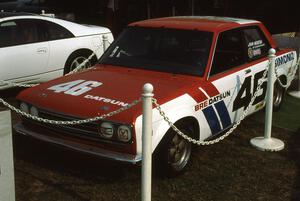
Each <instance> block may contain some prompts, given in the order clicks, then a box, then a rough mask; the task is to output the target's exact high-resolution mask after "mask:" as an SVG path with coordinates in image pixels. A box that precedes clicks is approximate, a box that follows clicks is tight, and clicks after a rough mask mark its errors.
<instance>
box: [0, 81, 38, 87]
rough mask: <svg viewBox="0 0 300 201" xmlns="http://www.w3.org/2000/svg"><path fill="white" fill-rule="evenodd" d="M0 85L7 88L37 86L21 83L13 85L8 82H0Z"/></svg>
mask: <svg viewBox="0 0 300 201" xmlns="http://www.w3.org/2000/svg"><path fill="white" fill-rule="evenodd" d="M0 85H7V86H9V87H34V86H36V85H39V84H21V83H14V82H10V81H5V80H0Z"/></svg>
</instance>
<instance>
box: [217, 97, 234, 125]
mask: <svg viewBox="0 0 300 201" xmlns="http://www.w3.org/2000/svg"><path fill="white" fill-rule="evenodd" d="M215 107H216V109H217V111H218V114H219V117H220V119H221V122H222V126H223V128H224V129H225V128H227V127H229V126H230V125H231V119H230V116H229V113H228V110H227V108H226V105H225V103H224V101H220V102H218V103H216V104H215Z"/></svg>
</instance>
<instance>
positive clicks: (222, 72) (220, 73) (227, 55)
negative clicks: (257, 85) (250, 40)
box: [200, 29, 252, 135]
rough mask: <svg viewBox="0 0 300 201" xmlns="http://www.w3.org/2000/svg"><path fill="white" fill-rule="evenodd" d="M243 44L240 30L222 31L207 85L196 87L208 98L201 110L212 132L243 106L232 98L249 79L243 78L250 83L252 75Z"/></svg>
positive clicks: (232, 119)
mask: <svg viewBox="0 0 300 201" xmlns="http://www.w3.org/2000/svg"><path fill="white" fill-rule="evenodd" d="M244 44H245V43H244V39H243V37H242V31H241V29H233V30H228V31H224V32H221V33H220V34H219V35H218V38H217V44H216V47H215V52H214V56H213V61H212V64H211V68H210V72H209V75H208V82H207V83H208V84H207V86H204V87H203V88H202V89H200V90H201V91H202V92H203V93H204V94H205V95H206V97H207V98H208V100H209V101H208V103H209V107H207V108H205V109H204V110H203V112H204V115H205V116H206V119H207V121H208V124H209V126H210V128H211V132H212V134H213V135H214V134H218V133H220V132H221V131H222V130H224V129H226V128H228V127H229V126H231V125H232V124H233V123H234V122H236V121H237V120H238V118H239V117H240V115H241V114H242V113H243V111H244V109H245V108H242V107H236V105H239V104H240V105H241V103H240V102H236V101H235V99H236V97H237V95H238V94H239V92H240V90H241V87H242V83H244V82H245V81H246V82H249V79H248V78H247V77H250V82H251V77H252V71H251V67H250V66H249V65H248V64H247V58H246V53H245V45H244ZM246 78H247V79H246ZM250 84H251V83H250ZM240 101H244V99H243V98H241V99H240ZM205 110H206V111H205ZM205 113H207V114H205Z"/></svg>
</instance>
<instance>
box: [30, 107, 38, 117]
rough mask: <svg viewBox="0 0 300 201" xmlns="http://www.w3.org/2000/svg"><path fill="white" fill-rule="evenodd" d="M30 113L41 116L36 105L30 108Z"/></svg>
mask: <svg viewBox="0 0 300 201" xmlns="http://www.w3.org/2000/svg"><path fill="white" fill-rule="evenodd" d="M30 114H31V115H32V116H36V117H38V116H39V111H38V109H37V108H36V107H34V106H32V107H31V108H30Z"/></svg>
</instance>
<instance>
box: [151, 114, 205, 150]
mask: <svg viewBox="0 0 300 201" xmlns="http://www.w3.org/2000/svg"><path fill="white" fill-rule="evenodd" d="M166 124H167V122H164V125H161V129H157V132H156V133H154V135H153V136H154V143H155V142H156V143H155V144H153V146H154V149H153V151H155V150H156V148H157V147H159V144H160V143H161V142H162V141H163V139H164V137H166V135H167V133H169V132H170V131H171V130H172V129H173V128H172V127H170V126H169V125H168V124H167V129H166ZM174 125H175V126H176V127H177V126H179V125H180V126H182V125H185V126H189V128H190V129H192V130H193V133H192V136H191V134H188V133H186V134H187V135H189V137H192V138H193V139H196V140H199V139H200V124H199V122H198V120H197V118H196V117H194V116H184V117H181V118H179V119H177V120H176V121H175V123H174ZM163 127H164V129H162V128H163Z"/></svg>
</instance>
